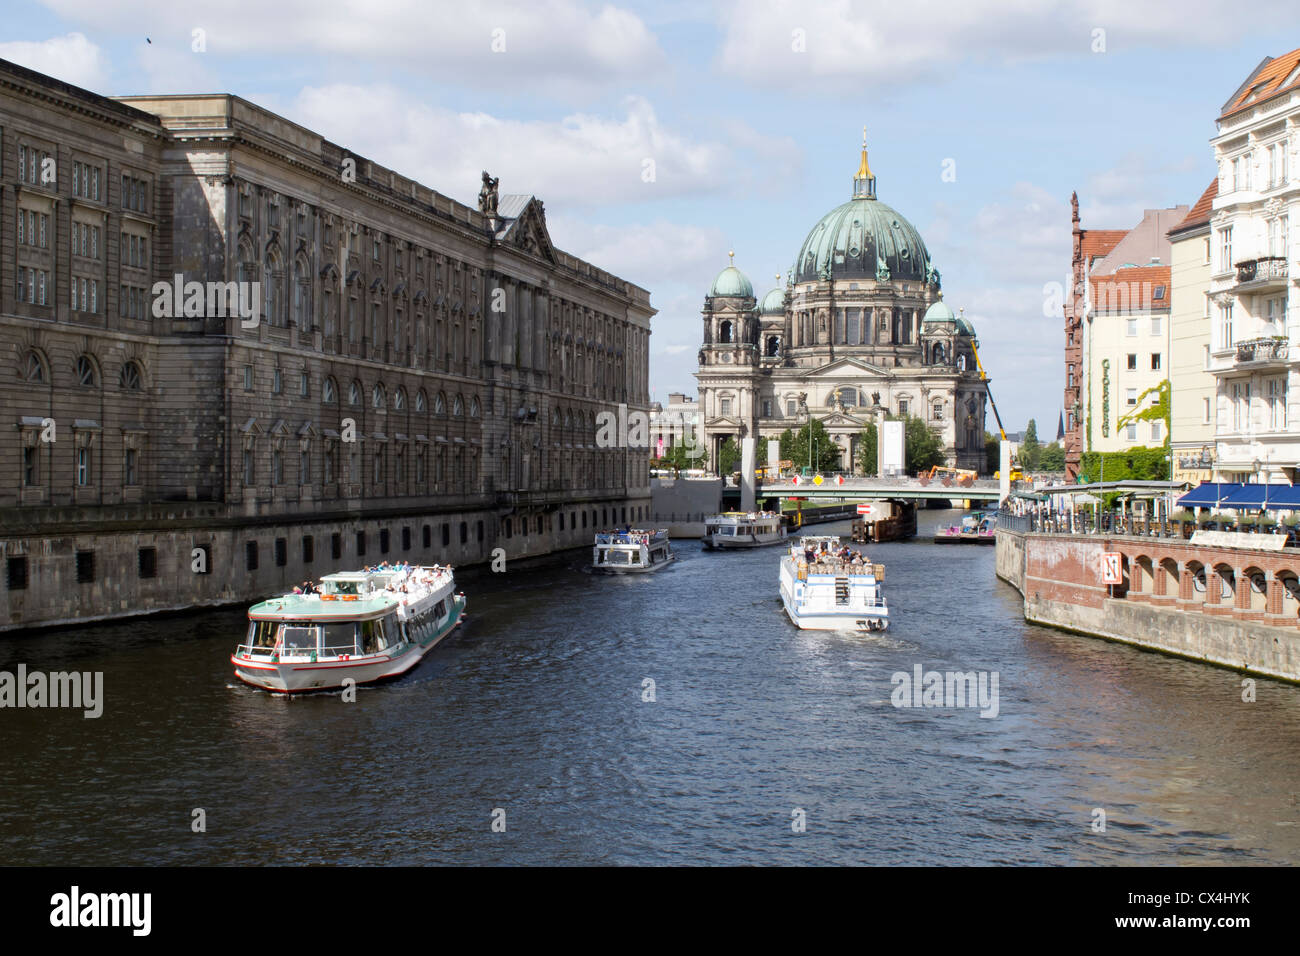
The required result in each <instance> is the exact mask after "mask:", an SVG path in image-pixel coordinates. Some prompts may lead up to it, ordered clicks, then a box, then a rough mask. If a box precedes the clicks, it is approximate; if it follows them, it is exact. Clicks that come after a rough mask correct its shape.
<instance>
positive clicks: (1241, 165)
mask: <svg viewBox="0 0 1300 956" xmlns="http://www.w3.org/2000/svg"><path fill="white" fill-rule="evenodd" d="M1298 123H1300V50H1293V51H1291V52H1290V53H1287V54H1285V55H1283V56H1281V57H1277V58H1276V59H1274V58H1268V59H1265V60H1264V61H1263V62H1262V63H1260V65H1259V66H1258V67H1256V68H1255V70H1254V71H1253V72H1252V73H1251V74H1250V76H1249V77H1247V78H1246V81H1245V82H1244V83H1243V84H1242V85H1241V86H1240V87H1239V88H1238V89H1237V91H1236V92H1235V93H1234V94H1233V95H1232V97H1231V98H1230V99H1229V100H1228V102H1227V103H1225V104H1224V106H1223V109H1222V111H1221V113H1220V116H1219V118H1218V134H1217V135H1216V136H1215V137H1214V138H1213V139H1212V140H1211V143H1212V145H1213V146H1214V156H1215V161H1216V162H1217V164H1218V195H1217V196H1216V197H1215V199H1214V201H1213V214H1212V215H1211V218H1210V228H1211V233H1210V240H1211V269H1212V272H1213V274H1212V276H1211V278H1210V283H1209V293H1210V299H1211V310H1212V312H1213V320H1212V323H1211V333H1210V339H1209V344H1210V371H1211V372H1212V373H1213V375H1214V377H1215V381H1216V397H1217V416H1216V454H1215V466H1214V467H1215V473H1216V474H1217V475H1219V476H1220V477H1221V478H1222V479H1223V480H1227V481H1243V480H1249V481H1259V480H1263V481H1285V482H1293V481H1294V480H1295V479H1296V477H1297V468H1298V467H1300V414H1298V413H1300V409H1297V408H1296V407H1295V405H1294V404H1293V403H1292V401H1291V400H1292V398H1293V397H1295V396H1296V395H1297V388H1300V349H1297V347H1296V346H1295V345H1294V344H1293V343H1294V340H1295V338H1296V319H1297V304H1298V303H1300V300H1298V299H1297V291H1296V279H1297V277H1300V273H1298V272H1297V270H1296V266H1295V264H1294V261H1293V260H1294V248H1295V244H1294V243H1293V242H1291V238H1290V233H1291V224H1292V223H1293V222H1295V221H1296V216H1297V213H1298V212H1300V210H1298V209H1297V207H1298V206H1300V181H1298V180H1297V179H1296V178H1295V177H1292V176H1291V172H1290V171H1291V170H1292V169H1294V168H1295V161H1296V156H1295V141H1296V126H1297V124H1298Z"/></svg>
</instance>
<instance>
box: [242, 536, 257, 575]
mask: <svg viewBox="0 0 1300 956" xmlns="http://www.w3.org/2000/svg"><path fill="white" fill-rule="evenodd" d="M244 567H245V568H246V569H247V570H249V571H256V570H257V542H256V541H249V542H247V543H245V545H244Z"/></svg>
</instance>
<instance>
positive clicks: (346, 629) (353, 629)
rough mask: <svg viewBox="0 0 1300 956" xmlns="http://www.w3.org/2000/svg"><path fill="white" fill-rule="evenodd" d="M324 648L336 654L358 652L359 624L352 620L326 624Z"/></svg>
mask: <svg viewBox="0 0 1300 956" xmlns="http://www.w3.org/2000/svg"><path fill="white" fill-rule="evenodd" d="M324 649H325V651H326V653H329V654H333V655H335V656H337V655H339V654H355V653H357V626H356V624H354V623H353V622H352V621H348V622H347V623H339V624H326V625H325V640H324Z"/></svg>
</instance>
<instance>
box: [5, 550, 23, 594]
mask: <svg viewBox="0 0 1300 956" xmlns="http://www.w3.org/2000/svg"><path fill="white" fill-rule="evenodd" d="M5 564H6V568H5V570H6V572H7V573H8V577H9V590H10V591H26V590H27V556H26V555H22V556H20V557H16V558H9V559H8V561H6V562H5Z"/></svg>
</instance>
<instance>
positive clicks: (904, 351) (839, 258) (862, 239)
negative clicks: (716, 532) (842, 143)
mask: <svg viewBox="0 0 1300 956" xmlns="http://www.w3.org/2000/svg"><path fill="white" fill-rule="evenodd" d="M939 283H940V276H939V272H938V270H937V269H935V268H934V266H933V264H932V263H931V261H930V255H929V252H928V251H927V250H926V247H925V243H924V241H923V240H922V239H921V236H920V234H919V233H918V232H917V230H916V228H915V227H914V226H913V225H912V224H911V223H910V222H908V221H907V220H906V219H905V218H904V217H903V216H902V215H901V214H900V213H898V212H896V211H895V210H894V209H892V208H891V207H889V206H887V205H885V204H884V203H883V202H881V201H880V200H879V199H877V197H876V179H875V177H874V176H873V175H872V173H871V169H870V167H869V165H868V162H867V150H866V147H865V145H864V146H863V149H862V155H861V160H860V163H859V167H858V171H857V174H856V175H855V176H854V177H853V190H852V194H851V196H850V198H849V200H848V201H847V202H845V203H843V204H841V205H839V206H837V207H835V208H834V209H832V210H831V211H830V212H828V213H827V214H826V215H825V216H823V217H822V218H821V219H820V220H819V221H818V222H817V223H816V224H814V226H813V227H812V229H811V230H810V231H809V233H808V235H807V238H805V239H804V242H803V245H802V246H801V247H800V249H799V252H798V254H797V256H796V258H795V261H794V263H793V265H792V266H791V268H790V271H789V274H788V276H787V279H786V282H785V285H784V287H777V288H774V289H772V290H771V291H769V292H767V293H766V294H765V295H764V296H763V298H762V300H761V301H760V300H759V299H758V298H757V297H756V296H755V294H754V287H753V285H752V283H751V282H750V280H749V278H748V277H747V276H746V275H745V274H744V273H743V272H741V271H740V270H739V269H737V268H736V267H735V265H734V262H733V264H731V265H728V266H727V267H726V268H724V269H723V270H722V271H721V272H720V273H719V274H718V276H717V278H716V279H715V280H714V282H713V285H712V287H711V288H710V289H709V293H708V295H707V296H706V297H705V300H704V308H703V313H702V314H703V324H704V335H703V344H702V347H701V349H700V353H699V371H698V372H697V373H696V378H697V379H698V381H699V384H700V403H699V404H700V414H701V417H702V430H703V441H704V443H705V446H706V449H707V452H708V455H709V462H710V467H713V463H715V462H717V461H718V457H719V456H718V451H719V449H720V448H721V447H722V445H723V444H724V443H725V442H726V441H727V440H728V439H735V440H736V441H739V440H740V439H742V438H746V437H753V438H757V439H760V441H759V442H758V460H759V462H760V463H761V462H762V461H763V460H764V459H765V457H766V448H765V444H766V442H765V441H764V440H765V439H771V438H777V437H779V436H780V434H781V433H782V432H784V431H785V430H786V429H791V430H795V431H797V430H798V429H800V428H802V427H803V426H804V425H806V424H807V423H808V422H809V421H810V420H812V419H816V420H817V421H820V422H821V423H822V425H823V426H825V428H826V430H827V431H828V432H829V433H830V435H831V438H832V439H833V440H834V441H835V443H836V446H837V448H838V449H839V454H840V468H841V470H844V471H858V470H859V463H858V442H859V436H860V435H861V433H862V431H863V429H864V428H865V427H866V426H867V425H868V424H869V423H871V422H873V421H875V420H877V419H879V418H881V417H883V415H884V414H885V413H886V412H888V413H892V414H895V415H913V416H919V417H921V418H923V419H924V420H925V422H926V423H927V424H928V425H929V426H930V427H931V428H932V429H934V431H935V432H936V433H937V434H938V435H939V436H940V438H941V440H942V442H943V447H944V453H945V456H946V458H947V461H948V462H949V464H953V465H956V466H957V467H960V468H971V469H977V470H983V468H984V457H985V456H984V407H985V399H986V396H987V388H986V385H985V382H984V381H982V380H981V378H980V375H979V373H978V371H977V370H976V363H975V360H974V354H973V352H972V344H973V343H974V342H975V332H974V329H973V328H972V326H971V324H970V322H968V321H967V320H966V319H965V318H964V317H962V316H961V315H959V314H957V313H954V312H953V311H952V309H951V308H950V307H949V306H948V305H946V304H945V303H944V302H943V300H942V293H941V292H940V288H939Z"/></svg>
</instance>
